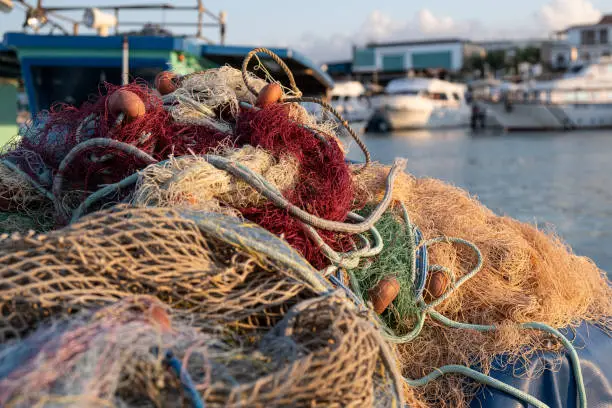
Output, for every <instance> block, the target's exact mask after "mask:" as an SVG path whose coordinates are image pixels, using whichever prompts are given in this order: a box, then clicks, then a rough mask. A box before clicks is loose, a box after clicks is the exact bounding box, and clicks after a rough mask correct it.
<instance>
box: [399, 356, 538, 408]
mask: <svg viewBox="0 0 612 408" xmlns="http://www.w3.org/2000/svg"><path fill="white" fill-rule="evenodd" d="M446 374H462V375H465V376H466V377H469V378H471V379H473V380H476V381H478V382H480V383H482V384H485V385H488V386H490V387H493V388H497V389H498V390H500V391H503V392H505V393H506V394H510V395H512V396H513V397H516V398H517V399H520V400H522V401H524V402H526V403H528V404H531V405H533V406H536V407H538V408H549V407H548V405H546V404H544V403H543V402H542V401H540V400H539V399H537V398H535V397H533V396H531V395H529V394H527V393H526V392H524V391H521V390H519V389H518V388H515V387H512V386H511V385H508V384H506V383H504V382H502V381H500V380H497V379H495V378H492V377H490V376H488V375H486V374H483V373H480V372H478V371H476V370H472V369H471V368H468V367H465V366H462V365H445V366H442V367H440V368H437V369H436V370H435V371H432V372H431V373H429V374H427V375H426V376H425V377H423V378H419V379H417V380H411V379H408V378H406V377H404V381H406V383H407V384H408V385H410V386H411V387H422V386H425V385H427V384H429V383H430V382H432V381H434V380H436V379H438V378H440V377H442V376H443V375H446Z"/></svg>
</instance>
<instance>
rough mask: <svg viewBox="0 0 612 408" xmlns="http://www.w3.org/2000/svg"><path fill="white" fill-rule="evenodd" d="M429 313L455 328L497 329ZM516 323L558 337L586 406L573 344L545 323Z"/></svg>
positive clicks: (576, 353) (577, 359)
mask: <svg viewBox="0 0 612 408" xmlns="http://www.w3.org/2000/svg"><path fill="white" fill-rule="evenodd" d="M429 314H430V315H431V317H432V318H434V319H435V320H437V321H439V322H440V323H442V324H444V325H446V326H448V327H453V328H456V329H467V330H476V331H480V332H487V331H494V330H497V326H494V325H482V324H470V323H462V322H457V321H455V320H452V319H449V318H448V317H446V316H444V315H442V314H440V313H438V312H437V311H435V310H433V309H429ZM517 325H518V326H519V327H520V328H523V329H534V330H541V331H544V332H547V333H550V334H551V335H553V336H555V337H556V338H557V339H559V341H560V342H561V344H563V346H564V347H565V348H566V349H567V351H568V352H569V359H570V361H571V363H572V371H573V373H574V377H575V381H576V390H577V393H578V400H579V406H580V407H586V406H587V399H586V388H585V386H584V378H583V376H582V369H581V367H580V357H578V352H577V351H576V348H575V347H574V346H573V344H572V343H571V342H570V341H569V340H568V339H567V337H565V336H564V335H563V334H562V333H561V332H560V331H559V330H557V329H555V328H554V327H551V326H549V325H547V324H545V323H539V322H528V323H520V324H517Z"/></svg>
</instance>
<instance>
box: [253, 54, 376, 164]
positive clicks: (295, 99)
mask: <svg viewBox="0 0 612 408" xmlns="http://www.w3.org/2000/svg"><path fill="white" fill-rule="evenodd" d="M260 52H261V53H264V54H267V55H269V56H270V57H271V58H272V59H273V60H274V61H275V62H276V63H277V64H278V65H279V66H280V67H281V68H282V69H283V71H285V74H287V77H289V83H290V84H291V89H292V90H293V92H295V93H296V95H297V96H296V97H290V98H284V97H283V98H282V99H281V101H282V102H296V103H300V102H312V103H317V104H319V105H321V106H322V107H323V108H324V109H326V110H327V111H329V112H331V113H332V114H333V115H334V116H335V117H336V118H337V119H338V120H339V121H340V123H341V124H342V126H343V127H344V128H345V129H346V131H347V132H348V133H349V134H350V135H351V137H352V138H353V140H355V142H356V143H357V145H358V146H359V148H360V149H361V151H362V152H363V154H364V156H365V164H364V166H363V167H362V168H361V169H359V170H363V169H365V168H367V167H368V166H369V165H370V161H371V157H370V151H369V150H368V148H367V147H366V145H365V143H363V141H362V140H361V139H360V138H359V136H357V133H355V131H354V130H353V128H352V127H351V126H349V123H348V121H347V120H345V119H344V118H343V117H342V115H341V114H340V113H339V112H338V111H337V110H336V109H334V107H333V106H331V105H330V104H328V103H327V102H325V101H323V100H322V99H319V98H312V97H304V96H302V92H301V91H300V89H299V88H298V86H297V85H296V83H295V79H294V78H293V73H292V72H291V70H290V69H289V67H288V66H287V64H285V62H284V61H283V60H282V59H281V58H280V57H279V56H278V55H276V54H275V53H274V52H272V51H270V50H269V49H267V48H263V47H262V48H255V49H254V50H252V51H251V52H249V53H248V54H247V56H246V57H245V58H244V61H243V62H242V80H243V81H244V84H245V86H246V87H247V88H248V89H249V91H251V93H252V94H253V95H255V96H259V92H258V91H257V90H256V89H255V88H253V87H252V86H251V84H249V77H248V71H247V69H248V66H249V62H250V61H251V59H252V58H253V57H254V56H255V55H256V54H258V53H260Z"/></svg>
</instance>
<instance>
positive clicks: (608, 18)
mask: <svg viewBox="0 0 612 408" xmlns="http://www.w3.org/2000/svg"><path fill="white" fill-rule="evenodd" d="M599 24H612V14H606V15H604V16H603V17H602V18H601V20H600V21H599Z"/></svg>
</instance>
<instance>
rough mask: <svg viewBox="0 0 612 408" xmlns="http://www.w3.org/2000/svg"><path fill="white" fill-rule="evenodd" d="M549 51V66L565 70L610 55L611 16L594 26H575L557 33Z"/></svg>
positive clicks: (611, 38) (611, 49) (608, 15)
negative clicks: (570, 66) (576, 64)
mask: <svg viewBox="0 0 612 408" xmlns="http://www.w3.org/2000/svg"><path fill="white" fill-rule="evenodd" d="M554 37H555V39H556V42H555V43H554V45H553V46H552V50H551V61H550V62H551V65H552V66H553V67H554V68H567V67H568V66H569V65H570V64H572V63H575V62H590V61H597V60H599V58H600V57H609V56H610V55H612V14H607V15H604V16H603V17H602V18H601V20H599V21H598V22H597V23H594V24H583V25H575V26H571V27H568V28H566V29H565V30H562V31H558V32H556V33H555V35H554Z"/></svg>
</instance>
